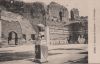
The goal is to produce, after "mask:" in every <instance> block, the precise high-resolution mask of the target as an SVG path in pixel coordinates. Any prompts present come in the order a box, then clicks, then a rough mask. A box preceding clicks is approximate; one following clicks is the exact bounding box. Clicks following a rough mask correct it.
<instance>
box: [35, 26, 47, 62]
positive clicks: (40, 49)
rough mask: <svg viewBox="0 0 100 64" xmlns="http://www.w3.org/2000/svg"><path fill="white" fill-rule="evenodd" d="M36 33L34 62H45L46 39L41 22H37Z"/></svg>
mask: <svg viewBox="0 0 100 64" xmlns="http://www.w3.org/2000/svg"><path fill="white" fill-rule="evenodd" d="M37 27H38V33H37V37H36V43H35V60H34V61H35V62H37V63H45V62H47V56H48V47H47V40H46V29H45V26H44V25H43V24H38V25H37Z"/></svg>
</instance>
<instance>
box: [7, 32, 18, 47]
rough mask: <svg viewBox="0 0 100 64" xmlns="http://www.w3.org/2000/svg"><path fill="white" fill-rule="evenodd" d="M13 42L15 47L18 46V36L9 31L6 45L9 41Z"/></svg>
mask: <svg viewBox="0 0 100 64" xmlns="http://www.w3.org/2000/svg"><path fill="white" fill-rule="evenodd" d="M12 40H14V43H15V45H17V44H18V35H17V33H16V32H14V31H11V32H9V34H8V44H10V41H12Z"/></svg>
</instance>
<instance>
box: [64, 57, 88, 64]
mask: <svg viewBox="0 0 100 64" xmlns="http://www.w3.org/2000/svg"><path fill="white" fill-rule="evenodd" d="M67 63H69V64H88V56H85V57H84V58H81V59H77V60H73V61H70V60H69V61H68V62H64V64H67Z"/></svg>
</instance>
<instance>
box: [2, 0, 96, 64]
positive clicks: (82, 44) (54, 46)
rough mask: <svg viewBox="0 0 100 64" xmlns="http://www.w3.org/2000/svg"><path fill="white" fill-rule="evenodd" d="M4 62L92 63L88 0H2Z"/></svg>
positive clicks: (19, 63) (17, 63)
mask: <svg viewBox="0 0 100 64" xmlns="http://www.w3.org/2000/svg"><path fill="white" fill-rule="evenodd" d="M94 12H95V10H94ZM0 64H88V2H87V0H0Z"/></svg>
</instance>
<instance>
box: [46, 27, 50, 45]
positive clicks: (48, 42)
mask: <svg viewBox="0 0 100 64" xmlns="http://www.w3.org/2000/svg"><path fill="white" fill-rule="evenodd" d="M46 41H47V46H49V45H50V32H49V26H46Z"/></svg>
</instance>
